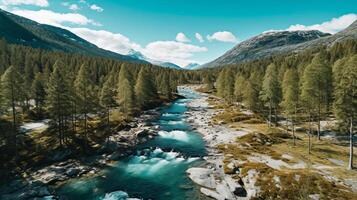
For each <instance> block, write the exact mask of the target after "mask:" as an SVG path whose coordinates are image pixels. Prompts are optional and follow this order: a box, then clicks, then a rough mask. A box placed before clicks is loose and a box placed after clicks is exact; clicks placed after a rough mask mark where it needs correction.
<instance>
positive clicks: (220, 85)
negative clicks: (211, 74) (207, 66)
mask: <svg viewBox="0 0 357 200" xmlns="http://www.w3.org/2000/svg"><path fill="white" fill-rule="evenodd" d="M225 73H226V72H225V70H224V69H223V70H221V72H220V73H219V75H218V78H217V82H216V88H217V96H219V97H224V90H225V80H224V78H225Z"/></svg>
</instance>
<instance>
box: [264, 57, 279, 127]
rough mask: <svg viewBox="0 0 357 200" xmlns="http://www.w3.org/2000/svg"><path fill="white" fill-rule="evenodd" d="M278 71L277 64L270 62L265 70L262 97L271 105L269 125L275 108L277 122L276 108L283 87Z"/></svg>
mask: <svg viewBox="0 0 357 200" xmlns="http://www.w3.org/2000/svg"><path fill="white" fill-rule="evenodd" d="M277 73H278V71H277V67H276V65H275V64H270V65H269V66H268V67H267V69H266V72H265V76H264V79H263V85H262V91H261V93H260V98H261V99H262V101H263V102H265V103H266V104H267V105H268V107H269V127H270V126H271V122H272V120H271V118H272V109H274V110H275V122H277V115H276V109H277V107H278V104H279V102H280V100H281V88H280V84H279V80H278V74H277Z"/></svg>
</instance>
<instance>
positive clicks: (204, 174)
mask: <svg viewBox="0 0 357 200" xmlns="http://www.w3.org/2000/svg"><path fill="white" fill-rule="evenodd" d="M186 172H187V173H188V175H189V177H190V179H191V180H192V181H193V182H195V183H196V184H198V185H201V186H203V187H207V188H212V189H213V188H216V181H215V179H214V177H213V174H212V173H213V171H212V169H207V168H198V167H197V168H196V167H194V168H189V169H188V170H187V171H186Z"/></svg>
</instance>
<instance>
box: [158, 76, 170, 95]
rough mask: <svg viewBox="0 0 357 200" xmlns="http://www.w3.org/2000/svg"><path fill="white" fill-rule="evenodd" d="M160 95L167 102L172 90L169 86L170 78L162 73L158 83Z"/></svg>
mask: <svg viewBox="0 0 357 200" xmlns="http://www.w3.org/2000/svg"><path fill="white" fill-rule="evenodd" d="M160 88H161V91H160V92H161V94H162V95H163V96H164V97H165V98H166V99H168V100H170V99H172V89H171V85H170V76H169V75H168V74H167V73H164V75H163V77H162V79H161V82H160Z"/></svg>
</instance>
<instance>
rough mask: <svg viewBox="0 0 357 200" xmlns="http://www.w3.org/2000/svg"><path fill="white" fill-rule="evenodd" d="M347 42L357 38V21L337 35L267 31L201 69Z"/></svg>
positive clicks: (316, 32) (314, 32)
mask: <svg viewBox="0 0 357 200" xmlns="http://www.w3.org/2000/svg"><path fill="white" fill-rule="evenodd" d="M347 39H357V21H355V22H353V23H352V24H351V25H350V26H349V27H347V28H346V29H344V30H342V31H340V32H338V33H336V34H334V35H331V34H327V33H322V32H320V31H314V30H312V31H280V32H267V33H263V34H260V35H258V36H255V37H253V38H250V39H248V40H246V41H243V42H241V43H240V44H238V45H236V46H235V47H234V48H232V49H231V50H229V51H228V52H226V53H225V54H224V55H222V56H221V57H219V58H217V59H216V60H214V61H212V62H210V63H207V64H204V65H203V66H201V67H200V68H207V67H208V68H209V67H216V66H222V65H228V64H238V63H242V62H247V61H252V60H256V59H260V58H265V57H269V56H272V55H277V54H284V53H291V52H299V51H303V50H305V49H309V48H313V47H316V46H322V45H323V46H331V45H333V44H334V43H336V42H339V41H343V40H347Z"/></svg>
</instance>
